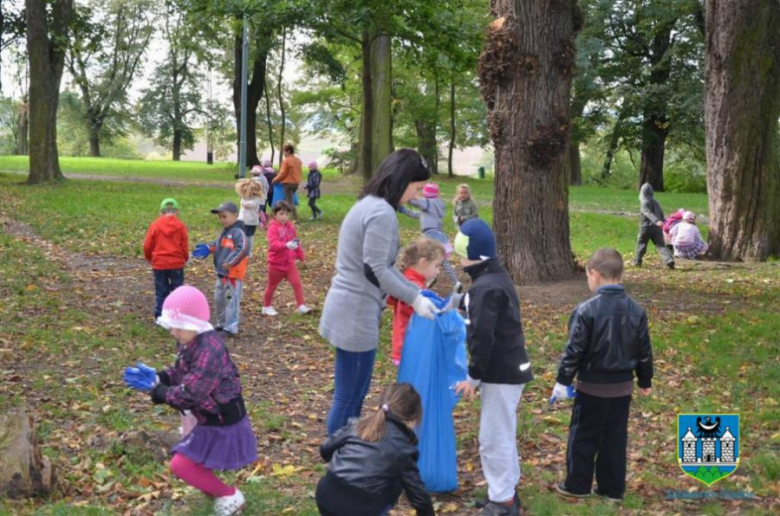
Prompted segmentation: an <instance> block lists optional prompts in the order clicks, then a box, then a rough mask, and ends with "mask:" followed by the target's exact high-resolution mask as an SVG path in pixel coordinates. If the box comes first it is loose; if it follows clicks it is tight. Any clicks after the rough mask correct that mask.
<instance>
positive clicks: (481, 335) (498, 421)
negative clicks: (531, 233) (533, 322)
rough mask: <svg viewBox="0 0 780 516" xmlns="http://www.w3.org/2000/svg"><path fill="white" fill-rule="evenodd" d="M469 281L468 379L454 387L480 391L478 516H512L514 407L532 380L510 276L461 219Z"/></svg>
mask: <svg viewBox="0 0 780 516" xmlns="http://www.w3.org/2000/svg"><path fill="white" fill-rule="evenodd" d="M455 252H456V253H457V254H458V255H459V256H460V257H461V264H462V265H463V266H464V270H465V271H466V273H468V275H469V276H471V279H472V285H471V288H470V289H469V291H468V293H467V294H466V296H465V298H464V305H465V308H466V312H467V319H466V334H467V342H468V348H469V355H470V360H469V369H468V375H469V377H468V379H467V380H466V381H464V382H461V383H459V384H457V386H456V387H455V391H456V392H458V393H465V394H466V395H467V396H469V397H472V396H473V395H474V391H475V389H476V388H477V387H480V390H481V392H482V411H481V413H480V425H479V455H480V458H481V459H482V471H483V472H484V474H485V479H486V480H487V484H488V500H487V501H485V502H483V503H482V504H481V505H482V506H483V507H484V508H483V510H482V513H481V514H483V515H486V516H487V515H490V516H516V515H518V514H519V510H518V509H519V506H520V500H519V498H518V496H517V494H516V492H515V489H516V488H517V485H518V483H519V482H520V459H519V457H518V454H517V406H518V404H519V403H520V396H521V395H522V394H523V388H524V387H525V384H527V383H528V382H530V381H531V380H532V379H533V374H532V373H531V361H530V360H529V358H528V353H527V352H526V350H525V337H524V335H523V325H522V322H521V320H520V301H519V300H518V298H517V291H515V287H514V284H513V283H512V279H511V278H510V277H509V274H508V273H507V272H506V269H504V266H503V265H501V262H500V261H499V260H498V258H497V257H496V240H495V237H494V236H493V232H492V231H491V230H490V228H489V227H488V225H487V224H486V223H485V222H484V221H482V220H479V219H471V220H468V221H466V222H464V223H463V225H462V226H461V227H460V232H459V233H458V236H457V237H455Z"/></svg>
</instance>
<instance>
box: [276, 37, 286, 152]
mask: <svg viewBox="0 0 780 516" xmlns="http://www.w3.org/2000/svg"><path fill="white" fill-rule="evenodd" d="M286 43H287V32H286V31H285V30H284V29H282V62H281V64H280V65H279V77H277V79H278V86H279V87H278V88H277V96H278V100H279V114H280V115H281V118H282V126H281V128H280V129H279V132H280V133H281V134H280V135H279V148H280V149H282V150H284V145H285V144H286V143H287V142H285V141H284V133H285V129H286V127H285V125H287V120H286V114H285V112H284V96H283V95H282V80H283V78H284V77H283V76H282V74H283V73H284V57H285V44H286ZM283 160H284V152H280V153H279V167H281V166H282V161H283Z"/></svg>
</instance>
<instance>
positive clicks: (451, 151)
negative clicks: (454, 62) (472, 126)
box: [447, 79, 455, 177]
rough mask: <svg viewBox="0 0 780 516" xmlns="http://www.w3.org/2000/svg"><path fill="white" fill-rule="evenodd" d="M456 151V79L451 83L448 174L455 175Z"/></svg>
mask: <svg viewBox="0 0 780 516" xmlns="http://www.w3.org/2000/svg"><path fill="white" fill-rule="evenodd" d="M454 152H455V80H454V79H453V81H452V84H450V148H449V152H448V153H447V175H448V176H450V177H455V171H454V169H453V163H452V155H453V154H454Z"/></svg>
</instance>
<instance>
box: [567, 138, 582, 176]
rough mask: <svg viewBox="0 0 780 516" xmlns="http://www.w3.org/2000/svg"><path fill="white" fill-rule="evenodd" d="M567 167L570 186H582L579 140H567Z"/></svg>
mask: <svg viewBox="0 0 780 516" xmlns="http://www.w3.org/2000/svg"><path fill="white" fill-rule="evenodd" d="M569 167H570V168H571V176H570V177H571V182H570V184H571V185H572V186H582V159H581V158H580V142H578V141H575V140H574V139H572V140H571V141H570V142H569Z"/></svg>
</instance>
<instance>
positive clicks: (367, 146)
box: [357, 31, 374, 181]
mask: <svg viewBox="0 0 780 516" xmlns="http://www.w3.org/2000/svg"><path fill="white" fill-rule="evenodd" d="M360 49H361V53H362V60H363V70H362V88H363V106H362V107H363V112H362V114H361V117H360V144H359V148H360V150H359V153H358V159H357V163H358V165H357V169H358V170H359V171H360V172H361V173H362V174H363V180H364V181H369V180H370V179H371V177H372V176H373V175H374V167H373V164H372V163H371V160H372V159H373V151H372V148H373V138H374V132H373V127H374V89H373V87H372V86H371V82H372V80H371V35H370V34H369V33H368V31H363V34H362V37H361V42H360Z"/></svg>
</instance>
